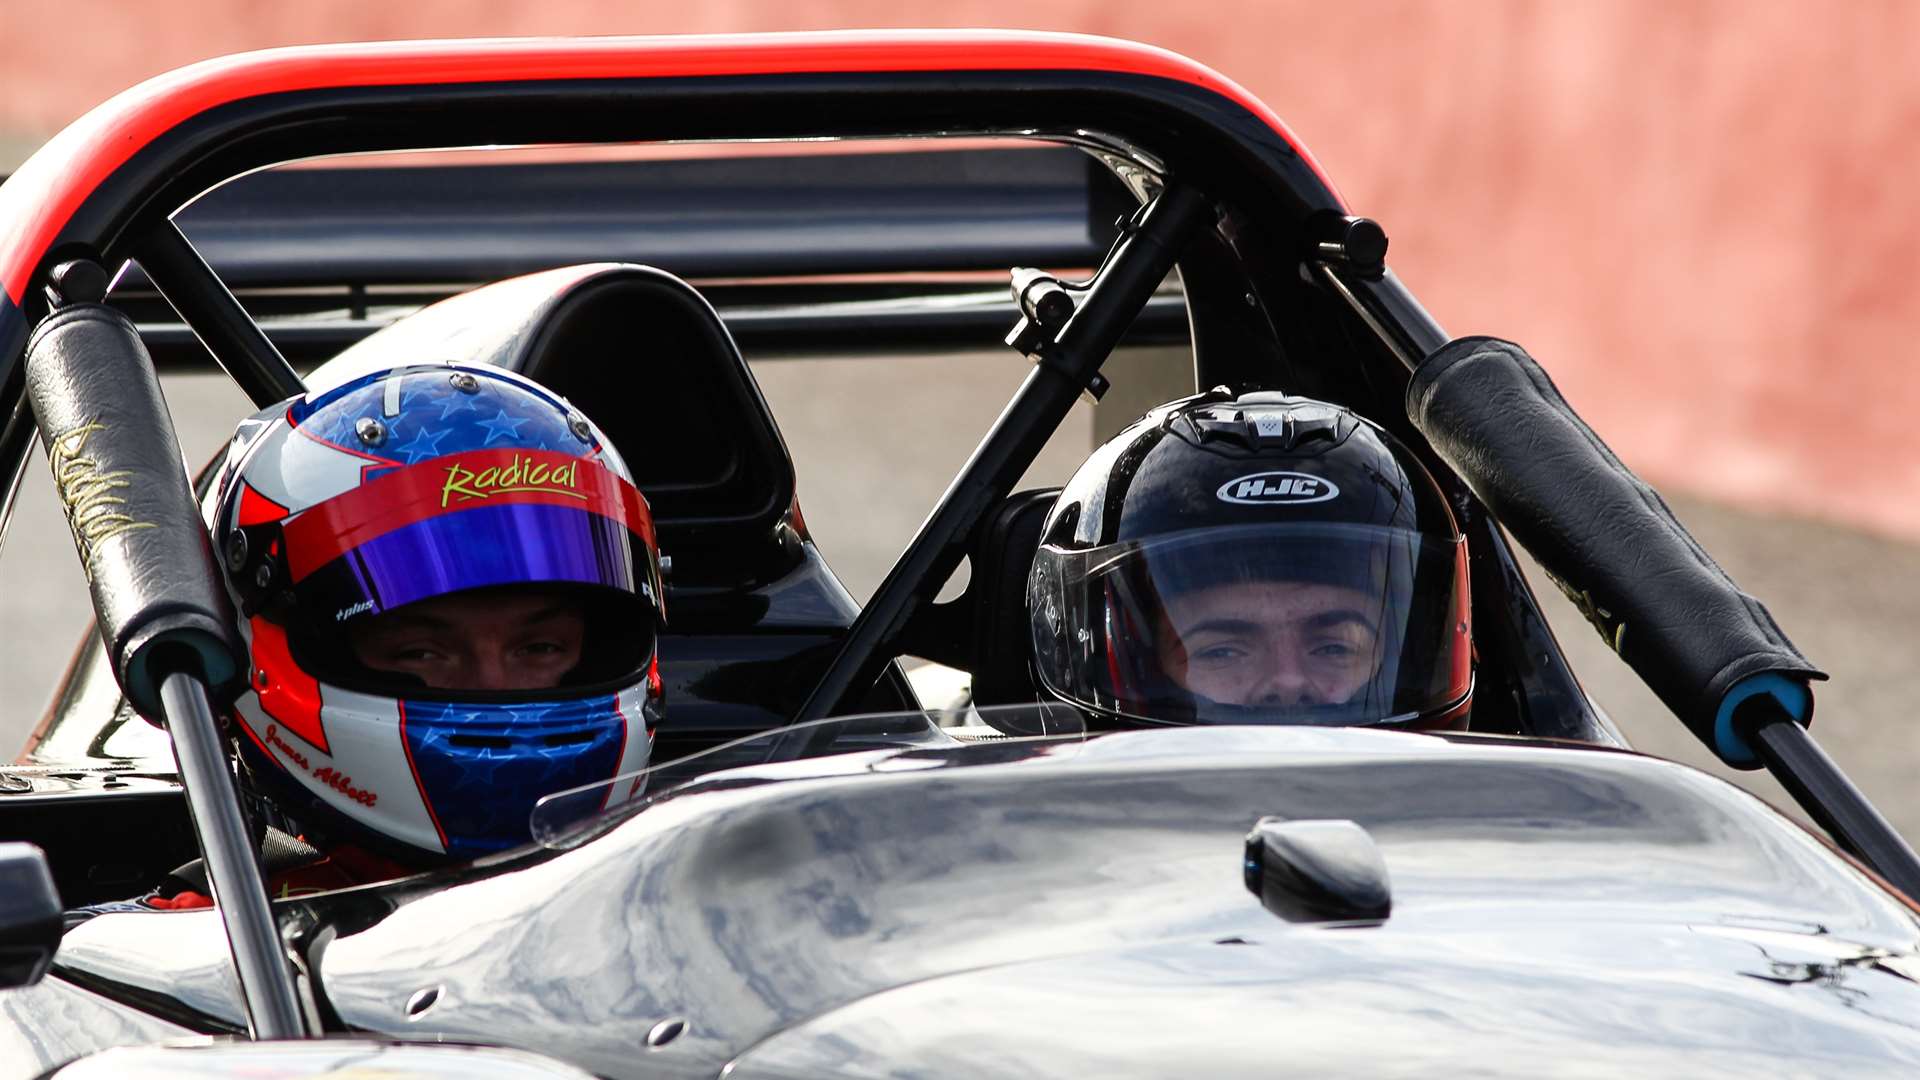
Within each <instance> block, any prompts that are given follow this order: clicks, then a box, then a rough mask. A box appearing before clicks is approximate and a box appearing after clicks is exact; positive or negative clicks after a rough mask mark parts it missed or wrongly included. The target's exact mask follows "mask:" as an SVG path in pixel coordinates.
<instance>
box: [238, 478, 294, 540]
mask: <svg viewBox="0 0 1920 1080" xmlns="http://www.w3.org/2000/svg"><path fill="white" fill-rule="evenodd" d="M286 516H287V508H286V507H284V506H281V505H280V504H279V503H277V502H274V501H273V500H272V499H269V498H267V497H266V496H265V495H262V494H260V493H259V492H257V491H255V490H253V488H252V487H251V486H249V485H248V484H247V482H246V481H244V480H243V481H241V482H240V509H239V510H238V511H236V512H235V517H236V519H237V520H235V522H234V524H236V525H238V526H240V527H241V528H243V529H244V528H246V527H247V526H249V525H266V524H269V523H271V522H275V521H279V520H280V519H281V518H284V517H286Z"/></svg>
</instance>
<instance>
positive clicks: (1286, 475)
mask: <svg viewBox="0 0 1920 1080" xmlns="http://www.w3.org/2000/svg"><path fill="white" fill-rule="evenodd" d="M1214 494H1215V495H1216V496H1218V497H1219V499H1220V501H1221V502H1230V503H1244V504H1248V505H1254V506H1264V505H1269V504H1282V505H1303V504H1306V503H1317V502H1326V501H1327V500H1328V499H1331V498H1334V497H1335V496H1337V495H1339V494H1340V489H1339V488H1338V487H1337V486H1335V485H1334V483H1333V482H1332V481H1330V480H1324V479H1322V478H1320V477H1318V476H1308V475H1307V474H1306V473H1297V472H1263V473H1253V474H1251V475H1249V476H1239V477H1235V478H1234V479H1232V480H1229V481H1227V482H1226V483H1224V484H1221V485H1220V490H1219V491H1216V492H1214Z"/></svg>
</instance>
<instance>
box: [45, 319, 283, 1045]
mask: <svg viewBox="0 0 1920 1080" xmlns="http://www.w3.org/2000/svg"><path fill="white" fill-rule="evenodd" d="M26 367H27V393H28V396H29V397H30V399H31V400H32V402H33V410H34V414H35V419H36V421H37V424H38V427H39V430H40V438H41V442H42V445H43V446H44V447H45V449H46V452H47V459H48V462H49V464H51V466H52V468H53V478H54V487H55V489H56V491H57V492H58V494H59V497H60V500H61V503H62V504H63V506H64V508H65V510H66V515H67V521H68V524H69V525H70V526H71V527H72V531H73V539H74V543H75V544H76V545H77V546H78V548H79V551H80V561H81V565H82V566H83V568H84V569H85V570H86V574H87V579H88V581H89V583H90V585H91V588H92V593H93V606H94V612H95V615H96V617H97V620H98V629H99V633H100V637H101V640H102V641H103V642H104V644H105V645H106V652H107V656H108V658H109V660H110V662H111V664H112V666H113V672H114V676H115V677H116V678H117V679H118V680H119V682H120V687H121V689H122V690H123V691H124V692H125V693H126V695H127V698H128V700H129V701H131V702H132V703H133V706H134V708H135V709H137V710H139V712H140V713H141V714H142V715H144V716H147V717H149V718H152V719H154V720H157V721H161V722H163V723H164V724H165V725H166V726H167V728H168V732H169V734H170V735H171V736H172V741H173V749H174V757H175V760H176V761H177V762H178V763H179V766H180V776H181V781H182V783H183V785H184V786H185V788H186V797H187V806H188V809H189V810H190V811H191V813H192V816H193V823H194V829H195V832H196V833H197V834H198V837H199V841H200V846H201V850H202V853H203V854H204V855H205V858H206V862H207V871H208V877H209V879H210V880H211V883H212V888H213V894H214V899H215V902H216V903H217V905H218V907H219V911H220V914H221V915H222V917H223V918H224V919H225V921H226V927H227V937H228V941H229V943H230V945H231V946H232V950H233V958H234V966H235V967H236V969H237V970H238V973H239V977H240V986H241V990H242V992H243V994H244V996H245V999H246V1003H247V1013H248V1017H249V1026H250V1028H251V1030H252V1033H253V1034H254V1036H255V1037H258V1038H289V1037H295V1036H298V1035H301V1034H302V1033H303V1023H302V1018H301V1012H300V1008H299V1005H298V1000H297V997H296V995H295V991H294V986H293V982H292V978H291V972H290V970H289V967H288V963H287V960H286V957H285V954H284V946H283V945H282V944H281V941H280V935H279V932H278V927H277V926H276V924H275V922H274V919H273V914H272V909H271V907H270V906H269V904H268V901H267V894H266V886H265V882H264V881H263V879H262V877H261V873H260V866H259V861H258V856H257V855H256V853H255V851H254V847H253V844H252V842H251V838H250V833H249V830H248V829H247V826H246V821H245V819H244V817H243V816H242V814H241V811H240V804H239V799H238V797H237V796H236V794H235V791H234V781H233V774H232V772H231V771H230V769H229V768H228V765H227V760H226V755H225V754H224V753H223V751H222V748H221V738H220V732H219V728H218V725H217V724H216V722H215V719H214V712H213V706H214V704H215V703H219V704H222V705H224V704H226V703H228V702H231V701H232V699H233V697H234V696H235V694H237V693H238V691H239V689H240V687H241V686H242V685H244V675H245V670H246V667H245V656H246V653H245V649H244V647H243V645H242V643H241V640H240V636H239V630H238V625H237V619H236V617H235V615H234V612H233V607H232V604H231V602H230V601H229V600H228V598H227V594H226V592H225V590H224V588H223V587H222V584H221V582H222V578H221V576H220V573H219V571H218V569H217V568H216V567H215V564H214V560H213V552H212V548H211V545H210V543H209V541H208V537H207V531H206V528H205V526H204V525H202V524H201V521H200V517H199V514H198V513H197V512H196V509H195V506H196V504H195V502H194V498H193V493H192V491H191V489H190V488H189V486H188V483H187V473H186V467H185V462H184V461H183V459H182V458H181V455H180V444H179V442H178V441H177V440H176V439H175V437H174V432H173V424H172V422H171V420H170V419H169V417H168V414H167V408H166V403H165V401H164V400H163V399H162V398H161V395H160V384H159V381H158V379H156V378H155V376H154V373H153V364H152V362H151V361H150V360H149V359H148V356H147V351H146V348H145V346H143V345H142V344H141V342H140V337H139V334H138V333H137V332H135V330H134V328H133V324H132V323H131V322H129V321H127V318H126V316H124V315H122V314H120V313H119V312H117V311H115V310H113V309H112V308H108V307H105V306H103V305H100V304H93V303H80V304H73V305H70V306H67V307H64V308H61V309H59V310H57V311H56V312H54V314H52V315H50V316H48V317H47V318H46V319H45V320H44V321H43V322H41V324H40V325H39V326H38V327H37V328H36V329H35V330H34V333H33V337H32V339H31V340H30V341H29V342H28V345H27V356H26ZM210 693H211V695H212V700H209V694H210Z"/></svg>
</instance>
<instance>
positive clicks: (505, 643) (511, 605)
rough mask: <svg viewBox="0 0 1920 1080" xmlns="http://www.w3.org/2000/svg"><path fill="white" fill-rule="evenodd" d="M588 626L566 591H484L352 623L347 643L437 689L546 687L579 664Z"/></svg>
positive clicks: (380, 666) (362, 655) (377, 665)
mask: <svg viewBox="0 0 1920 1080" xmlns="http://www.w3.org/2000/svg"><path fill="white" fill-rule="evenodd" d="M586 629H587V620H586V615H585V613H584V612H583V611H582V610H581V606H580V602H579V601H578V600H576V599H573V598H571V597H569V596H567V595H565V594H564V593H558V592H556V591H553V590H539V589H534V590H512V591H503V590H499V589H482V590H479V591H475V592H464V593H455V594H453V595H452V596H442V597H437V598H435V599H432V600H422V601H420V602H418V603H414V604H408V605H407V606H406V607H403V608H397V609H395V610H393V611H389V612H385V613H383V614H381V615H377V616H375V617H374V618H371V619H366V620H363V621H361V622H358V623H355V624H354V625H353V628H352V631H351V636H350V638H349V640H350V642H351V644H352V646H353V654H354V656H355V658H357V659H358V660H359V661H360V662H361V663H362V664H365V665H366V666H368V667H370V668H373V669H374V670H376V671H393V672H399V673H401V674H406V675H415V676H418V677H419V678H420V680H421V681H422V682H425V683H426V684H427V685H428V686H431V687H435V688H437V689H441V690H545V689H549V688H552V687H555V686H558V685H560V680H561V678H562V677H564V676H565V675H566V674H567V672H569V671H571V670H573V668H574V667H575V666H576V665H578V664H579V663H580V648H581V644H582V642H583V641H584V639H585V637H586Z"/></svg>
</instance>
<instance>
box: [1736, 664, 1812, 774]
mask: <svg viewBox="0 0 1920 1080" xmlns="http://www.w3.org/2000/svg"><path fill="white" fill-rule="evenodd" d="M1760 694H1771V695H1773V699H1774V700H1775V701H1777V702H1779V703H1780V707H1781V708H1783V709H1785V710H1786V711H1787V715H1789V716H1791V717H1793V718H1794V719H1795V720H1798V721H1799V722H1800V723H1802V724H1805V723H1806V722H1807V718H1808V717H1810V716H1812V715H1813V691H1812V690H1810V689H1808V687H1807V684H1806V683H1805V682H1802V681H1801V680H1799V679H1796V678H1794V677H1792V676H1790V675H1782V674H1781V673H1779V672H1777V671H1763V672H1761V673H1760V674H1758V675H1749V676H1747V677H1746V678H1744V679H1741V680H1740V681H1739V682H1737V683H1734V684H1733V689H1731V690H1729V691H1727V696H1726V697H1724V698H1722V699H1721V700H1720V711H1719V713H1718V714H1716V715H1715V716H1714V720H1713V752H1714V753H1716V754H1718V755H1720V760H1721V761H1724V762H1726V763H1727V764H1728V765H1731V766H1733V767H1734V768H1736V769H1757V768H1759V767H1760V755H1759V754H1758V753H1756V752H1755V751H1754V749H1753V746H1752V744H1750V743H1748V742H1747V739H1746V736H1744V735H1742V734H1741V733H1740V732H1739V731H1737V730H1736V729H1735V728H1734V726H1733V711H1734V710H1735V709H1737V708H1739V706H1740V703H1741V702H1743V701H1745V700H1747V699H1748V698H1750V697H1755V696H1757V695H1760Z"/></svg>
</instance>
